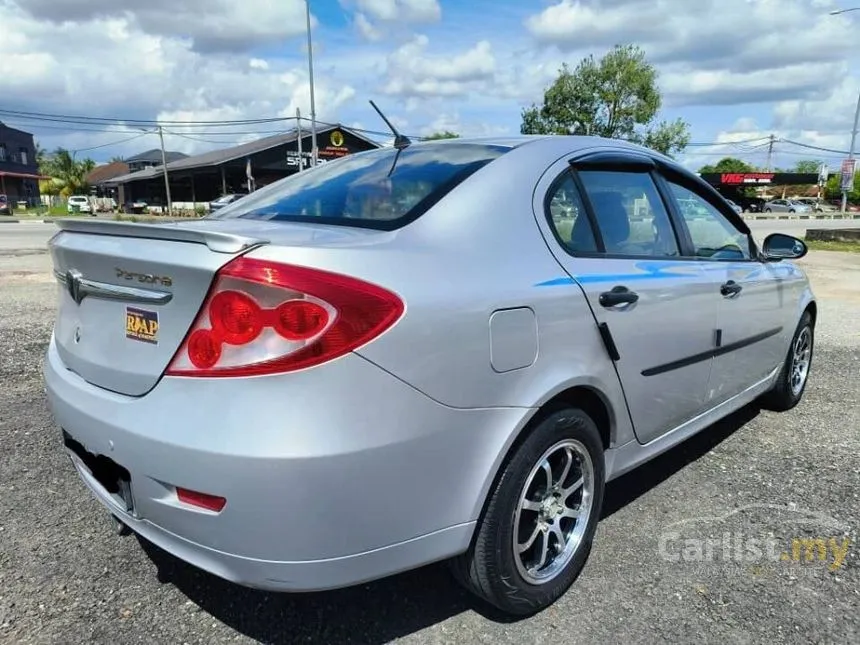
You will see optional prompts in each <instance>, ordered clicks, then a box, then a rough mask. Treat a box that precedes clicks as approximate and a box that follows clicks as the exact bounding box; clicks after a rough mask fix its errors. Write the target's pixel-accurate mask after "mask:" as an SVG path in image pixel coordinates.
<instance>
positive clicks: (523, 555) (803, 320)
mask: <svg viewBox="0 0 860 645" xmlns="http://www.w3.org/2000/svg"><path fill="white" fill-rule="evenodd" d="M400 148H402V149H400ZM400 148H398V149H394V148H383V149H379V150H373V151H369V152H363V153H359V154H354V155H350V156H347V157H344V158H342V159H339V160H337V161H334V162H331V163H329V164H326V165H324V166H320V167H317V168H314V169H312V170H308V171H304V172H301V173H297V174H294V175H292V176H290V177H288V178H286V179H283V180H281V181H279V182H276V183H274V184H272V185H270V186H267V187H266V188H264V189H261V190H259V191H257V192H255V193H253V194H251V195H249V196H247V197H245V198H243V199H241V200H239V201H237V202H235V203H234V204H231V205H228V206H226V207H225V208H224V209H222V210H220V211H218V213H217V214H215V215H212V216H209V217H206V218H203V219H202V220H199V221H193V222H183V223H173V224H133V223H124V222H114V221H106V220H105V221H103V220H99V221H87V220H81V219H69V220H65V221H61V222H60V223H59V227H60V231H59V232H58V233H57V235H56V236H55V237H54V238H53V239H52V240H51V242H50V251H51V255H52V258H53V263H54V270H55V275H56V278H57V281H58V285H59V287H58V288H59V313H58V317H57V319H56V323H55V327H54V332H53V335H52V338H51V341H50V345H49V347H48V349H47V359H46V362H45V367H44V373H45V381H46V387H47V394H48V401H49V404H50V406H51V409H52V411H53V415H54V417H55V419H56V421H57V424H58V426H59V427H60V428H61V429H62V430H61V433H62V437H63V442H64V446H65V448H64V449H65V451H66V452H67V454H68V456H69V457H70V459H71V462H72V464H73V465H74V467H75V468H76V469H77V472H78V474H79V476H80V477H81V479H82V480H83V482H84V483H85V484H86V486H87V487H88V488H89V490H90V491H91V493H92V494H93V495H94V496H95V497H96V498H97V499H98V500H99V501H100V502H101V503H102V504H103V505H104V506H105V507H106V508H107V510H108V511H109V512H110V513H111V514H113V515H114V516H115V517H116V518H117V520H118V521H119V522H121V523H122V525H124V526H125V527H127V528H130V529H131V530H133V531H135V532H136V533H137V534H139V535H140V536H143V537H144V538H145V539H147V540H149V541H151V542H153V543H155V544H157V545H159V546H160V547H162V548H163V549H165V550H166V551H168V552H170V553H173V554H174V555H176V556H177V557H179V558H181V559H183V560H185V561H187V562H190V563H192V564H194V565H196V566H198V567H200V568H202V569H205V570H207V571H210V572H212V573H214V574H215V575H218V576H221V577H223V578H226V579H228V580H232V581H234V582H237V583H240V584H242V585H247V586H250V587H256V588H261V589H269V590H279V591H311V590H322V589H332V588H337V587H344V586H349V585H355V584H358V583H362V582H364V581H368V580H372V579H376V578H381V577H384V576H389V575H392V574H395V573H397V572H400V571H404V570H407V569H413V568H416V567H420V566H422V565H425V564H427V563H430V562H434V561H439V560H448V561H450V562H451V565H452V570H453V572H454V573H455V575H456V576H457V578H458V579H459V580H460V581H462V583H463V584H464V585H466V586H467V587H468V588H469V589H470V590H471V591H472V592H474V593H475V594H477V595H478V596H480V597H482V598H484V599H485V600H487V601H488V602H490V603H493V604H494V605H496V606H497V607H499V608H501V609H502V610H504V611H506V612H509V613H511V614H516V615H526V614H531V613H533V612H536V611H539V610H540V609H542V608H544V607H546V606H548V605H549V604H551V603H553V602H554V601H555V600H556V599H557V598H559V596H561V595H562V594H563V593H564V592H565V590H566V589H567V588H568V587H569V586H570V585H571V584H572V583H573V581H574V579H575V578H576V577H577V575H578V574H579V572H580V571H581V570H582V568H583V566H584V564H585V562H586V558H587V555H588V553H589V549H590V545H591V543H592V540H593V538H594V535H595V529H596V527H597V523H598V519H599V517H600V513H601V505H602V503H603V497H604V488H605V486H606V483H607V482H608V481H610V480H612V479H615V478H616V477H618V476H619V475H621V474H623V473H625V472H628V471H630V470H631V469H633V468H635V467H637V466H639V465H640V464H642V463H644V462H646V461H648V460H649V459H651V458H653V457H654V456H656V455H658V454H660V453H662V452H664V451H666V450H668V449H670V448H671V447H673V446H675V445H677V444H678V443H680V442H681V441H683V440H685V439H687V438H689V437H690V436H692V435H694V434H695V433H698V432H700V431H702V430H704V429H705V428H707V427H708V426H709V425H710V424H712V423H714V422H715V421H717V420H718V419H720V418H722V417H725V416H726V415H728V414H730V413H731V412H733V411H735V410H737V409H738V408H740V407H741V406H744V405H746V404H748V403H750V402H752V401H755V400H760V401H761V402H762V404H764V405H766V406H768V407H770V408H772V409H774V410H788V409H790V408H792V407H793V406H795V405H796V404H797V403H798V402H799V401H800V399H801V397H802V395H803V392H804V388H805V386H806V383H807V377H808V375H809V372H810V364H811V359H812V351H813V333H814V328H815V321H816V317H817V306H816V303H815V299H814V297H813V294H812V292H811V290H810V287H809V284H808V282H807V279H806V277H805V276H804V274H803V272H802V271H801V270H800V269H799V268H798V267H797V266H795V265H794V264H793V263H792V262H791V260H792V259H795V258H800V257H802V256H803V255H804V254H805V253H806V247H805V245H804V243H803V242H802V241H800V240H797V239H795V238H792V237H789V236H786V235H780V234H774V235H771V236H770V237H768V238H767V239H766V240H764V242H763V244H762V247H761V248H759V247H758V246H757V245H756V242H755V240H754V239H753V237H752V236H751V234H750V230H749V229H748V228H747V226H746V224H745V223H744V221H743V220H742V219H741V218H740V217H739V216H738V215H737V214H736V213H735V212H734V211H733V210H732V208H731V207H730V206H729V205H728V204H727V203H726V201H725V200H724V199H723V198H722V197H721V196H720V195H719V194H718V193H717V192H716V191H715V190H714V189H713V188H711V187H710V186H708V185H707V184H706V183H704V182H703V181H702V180H701V179H699V178H698V177H697V176H696V175H694V174H692V173H690V172H689V171H687V170H685V169H684V168H683V167H681V166H679V165H678V164H676V163H675V162H673V161H672V160H671V159H669V158H667V157H664V156H661V155H659V154H656V153H654V152H651V151H649V150H647V149H644V148H641V147H637V146H634V145H631V144H627V143H623V142H620V141H615V140H606V139H599V138H587V137H564V136H551V137H515V138H507V139H492V140H488V139H474V140H469V139H457V140H451V141H437V142H424V143H415V144H412V145H406V146H405V147H402V146H401V147H400ZM691 202H692V203H693V204H694V205H695V208H682V207H681V204H689V203H691ZM69 494H70V495H76V494H77V493H75V492H70V493H69Z"/></svg>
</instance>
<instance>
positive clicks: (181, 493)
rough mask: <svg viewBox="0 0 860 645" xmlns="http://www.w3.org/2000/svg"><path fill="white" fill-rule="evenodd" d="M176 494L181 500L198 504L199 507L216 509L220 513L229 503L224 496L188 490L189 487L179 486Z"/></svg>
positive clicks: (208, 509) (192, 504) (210, 509)
mask: <svg viewBox="0 0 860 645" xmlns="http://www.w3.org/2000/svg"><path fill="white" fill-rule="evenodd" d="M176 496H177V497H178V498H179V501H180V502H183V503H185V504H190V505H191V506H197V507H198V508H205V509H206V510H207V511H215V512H216V513H219V512H220V511H221V509H223V508H224V505H225V504H226V503H227V500H226V499H225V498H223V497H216V496H215V495H207V494H206V493H198V492H197V491H193V490H188V489H187V488H178V487H177V489H176Z"/></svg>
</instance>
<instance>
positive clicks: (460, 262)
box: [254, 145, 629, 436]
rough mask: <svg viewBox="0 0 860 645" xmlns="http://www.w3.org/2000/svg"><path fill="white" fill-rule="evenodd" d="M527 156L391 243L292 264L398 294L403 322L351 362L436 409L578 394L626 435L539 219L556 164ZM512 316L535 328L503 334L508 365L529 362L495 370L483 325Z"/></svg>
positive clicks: (492, 172) (610, 370) (504, 164)
mask: <svg viewBox="0 0 860 645" xmlns="http://www.w3.org/2000/svg"><path fill="white" fill-rule="evenodd" d="M530 148H531V146H530V145H527V146H524V147H522V148H518V149H515V150H513V151H511V152H509V153H508V154H506V155H505V156H503V157H502V158H500V159H498V160H496V161H495V162H493V163H492V164H490V165H489V166H487V167H485V168H484V169H482V170H481V171H479V172H478V173H476V174H475V175H473V176H472V178H471V180H470V181H467V182H466V183H465V184H462V185H461V186H459V187H458V188H457V189H455V190H454V191H453V192H451V193H449V195H448V196H446V197H445V198H444V199H443V200H441V201H440V202H439V203H438V204H437V205H436V206H435V207H434V208H433V209H431V210H430V211H428V212H427V213H425V214H424V215H423V216H422V217H421V218H419V219H418V220H417V221H416V222H414V223H412V224H410V225H408V226H407V227H405V228H404V229H401V230H399V231H397V232H396V233H395V234H386V235H385V236H380V237H378V238H377V239H376V241H375V243H373V244H368V245H366V246H364V247H356V248H354V249H350V250H349V251H345V250H344V249H325V248H322V249H321V248H315V249H308V250H302V249H301V248H298V249H291V250H290V259H291V260H292V261H298V262H301V263H302V264H307V265H310V266H318V267H320V268H326V269H329V270H334V271H343V272H346V273H351V274H353V275H357V276H359V277H361V278H363V279H365V280H369V281H371V282H374V283H377V284H379V285H381V286H384V287H386V288H388V289H391V290H393V291H395V292H396V293H398V294H399V295H400V296H401V297H402V298H403V299H404V300H405V302H406V311H405V314H404V316H403V318H402V319H401V320H400V321H399V323H397V324H396V325H395V326H394V327H393V328H392V329H390V330H389V331H387V332H386V333H385V334H383V335H382V336H381V337H379V338H377V339H375V340H374V341H373V342H371V343H370V344H368V345H366V346H364V347H361V348H359V349H358V350H357V353H359V354H360V355H362V356H363V357H365V358H366V359H368V360H370V361H372V362H373V363H375V364H376V365H378V366H379V367H381V368H382V369H384V370H386V371H388V372H390V373H391V374H393V375H395V376H396V377H398V378H399V379H401V380H403V381H405V382H406V383H408V384H409V385H411V386H412V387H414V388H416V389H418V390H420V391H421V392H423V393H424V394H426V395H427V396H429V397H431V398H433V399H435V400H436V401H438V402H440V403H442V404H444V405H447V406H450V407H455V408H493V407H523V408H534V407H538V406H540V405H542V404H543V403H545V402H546V401H548V400H549V399H550V398H552V397H553V396H554V395H555V394H557V393H559V392H561V391H563V390H565V389H567V388H569V387H572V386H575V385H582V386H587V387H590V388H591V389H593V390H595V391H596V392H597V393H599V394H600V395H601V397H602V398H603V399H604V400H605V401H606V402H607V403H608V404H609V407H610V408H611V410H612V412H611V415H612V416H613V418H614V420H615V423H613V428H614V429H617V428H618V427H621V430H620V432H621V433H622V434H624V435H625V436H626V435H627V434H629V422H625V421H624V420H625V419H626V409H625V408H624V404H623V396H622V393H621V390H620V386H619V385H618V380H617V376H616V374H615V372H614V367H613V365H612V363H611V361H610V360H609V358H608V356H607V354H606V350H605V348H604V346H603V344H602V341H601V338H600V335H599V333H598V331H597V327H596V324H595V322H594V319H593V316H592V314H591V311H590V309H589V306H588V304H587V302H586V300H585V298H584V296H583V294H582V292H581V290H580V288H579V287H578V286H577V285H575V284H570V283H569V281H563V280H558V278H559V277H563V276H566V274H565V273H564V271H563V269H562V268H561V267H560V266H559V264H558V263H557V262H556V260H555V259H554V258H553V256H552V255H551V254H550V252H549V250H548V249H547V246H546V243H545V241H544V239H543V236H542V235H541V232H540V230H539V229H538V227H537V224H536V221H535V215H534V211H533V195H534V191H535V186H536V184H537V183H538V181H539V180H540V178H541V174H542V171H543V169H544V168H545V167H546V166H548V165H549V164H550V163H551V162H552V161H553V160H554V159H552V158H548V157H547V156H546V150H545V148H544V152H543V153H541V151H540V150H539V149H534V150H531V149H530ZM559 154H560V153H559ZM279 252H280V251H279V250H278V249H277V248H276V247H268V248H266V247H264V248H262V249H259V250H258V251H255V252H254V255H256V256H266V255H269V256H272V258H273V259H276V256H277V254H278V253H279ZM512 308H527V309H528V310H530V311H531V312H533V316H534V321H535V324H534V325H532V326H529V325H523V326H522V328H521V333H522V334H523V336H522V337H521V338H519V339H518V338H517V337H516V333H514V334H513V335H510V334H506V335H505V337H504V340H505V342H509V343H512V344H513V345H514V346H513V347H512V348H511V352H510V356H522V354H523V352H524V351H525V350H523V347H524V346H528V345H531V346H536V352H535V354H536V355H535V356H534V360H533V362H532V363H531V364H530V365H528V366H523V367H520V368H519V369H511V370H508V371H504V372H500V371H498V370H497V369H494V367H493V365H492V363H491V335H490V319H491V317H492V316H493V314H494V312H497V311H499V310H506V309H512ZM529 330H531V331H529ZM508 331H510V330H508ZM535 335H536V339H535V338H534V336H535ZM498 340H499V339H498V338H496V342H498ZM497 349H498V345H497ZM503 349H504V348H503ZM380 396H385V393H384V392H380ZM619 422H620V423H621V424H622V425H621V426H618V423H619ZM512 431H513V429H512Z"/></svg>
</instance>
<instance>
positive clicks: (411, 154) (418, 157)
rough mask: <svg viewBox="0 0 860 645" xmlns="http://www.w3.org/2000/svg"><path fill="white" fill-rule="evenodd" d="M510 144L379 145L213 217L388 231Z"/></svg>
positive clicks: (283, 183)
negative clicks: (401, 147) (361, 227)
mask: <svg viewBox="0 0 860 645" xmlns="http://www.w3.org/2000/svg"><path fill="white" fill-rule="evenodd" d="M509 149H510V148H508V147H504V146H490V145H480V144H467V143H444V144H431V145H420V144H418V145H415V146H414V147H409V148H406V149H404V150H402V151H400V154H399V155H398V151H397V150H396V149H394V148H382V149H379V150H372V151H369V152H361V153H357V154H353V155H349V156H346V157H342V158H340V159H338V160H337V161H332V162H329V163H326V164H323V165H322V166H318V167H316V168H314V169H312V170H306V171H304V172H300V173H296V174H294V175H292V176H290V177H287V178H286V179H282V180H280V181H277V182H275V183H274V184H271V185H269V186H266V187H265V188H262V189H260V190H258V191H256V192H254V193H252V194H251V195H249V196H247V197H245V198H243V199H241V200H237V201H236V202H235V203H232V204H230V205H228V206H225V207H224V208H223V209H220V210H219V211H217V212H216V213H215V214H213V215H211V217H212V218H213V219H229V218H248V219H263V220H284V221H298V222H306V221H318V222H320V223H323V224H344V225H348V226H363V227H367V228H380V229H386V230H390V229H394V228H397V227H398V226H400V225H401V223H404V222H405V221H410V220H411V219H412V218H413V217H415V216H417V215H420V214H421V213H422V212H423V211H424V210H426V208H428V207H429V206H430V205H432V204H433V203H435V202H436V201H438V199H440V198H441V197H442V196H444V195H445V194H446V193H447V192H448V191H450V190H451V189H452V188H454V187H455V186H456V185H457V184H459V183H460V182H461V181H463V180H464V179H465V178H466V177H468V176H469V175H471V174H472V173H474V172H475V171H477V170H478V169H479V168H481V167H483V166H484V165H486V164H487V163H489V162H490V161H492V160H493V159H496V158H497V157H499V156H500V155H502V154H504V153H505V152H507V151H508V150H509Z"/></svg>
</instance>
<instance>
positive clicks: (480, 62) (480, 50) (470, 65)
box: [384, 35, 496, 97]
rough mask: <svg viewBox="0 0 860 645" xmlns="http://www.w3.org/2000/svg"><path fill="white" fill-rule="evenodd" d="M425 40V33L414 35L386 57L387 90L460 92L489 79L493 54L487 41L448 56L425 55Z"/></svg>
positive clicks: (402, 92)
mask: <svg viewBox="0 0 860 645" xmlns="http://www.w3.org/2000/svg"><path fill="white" fill-rule="evenodd" d="M429 43H430V41H429V39H428V38H427V36H424V35H418V36H415V37H414V38H413V39H412V40H411V41H409V42H408V43H406V44H404V45H402V46H401V47H400V48H399V49H397V50H396V51H395V52H394V53H392V54H391V55H390V56H389V57H388V69H387V74H388V82H387V83H386V84H385V88H384V91H385V92H386V93H387V94H395V95H400V96H406V97H410V96H413V97H414V96H462V95H465V94H467V93H469V92H470V91H473V90H477V89H479V87H481V86H483V85H485V84H486V83H487V82H488V81H491V80H492V79H493V77H494V74H495V71H496V58H495V56H494V54H493V48H492V46H491V45H490V43H489V42H488V41H486V40H482V41H480V42H479V43H477V44H476V45H475V46H474V47H472V48H471V49H468V50H466V51H464V52H462V53H459V54H453V55H449V56H431V55H428V54H427V47H428V45H429Z"/></svg>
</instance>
